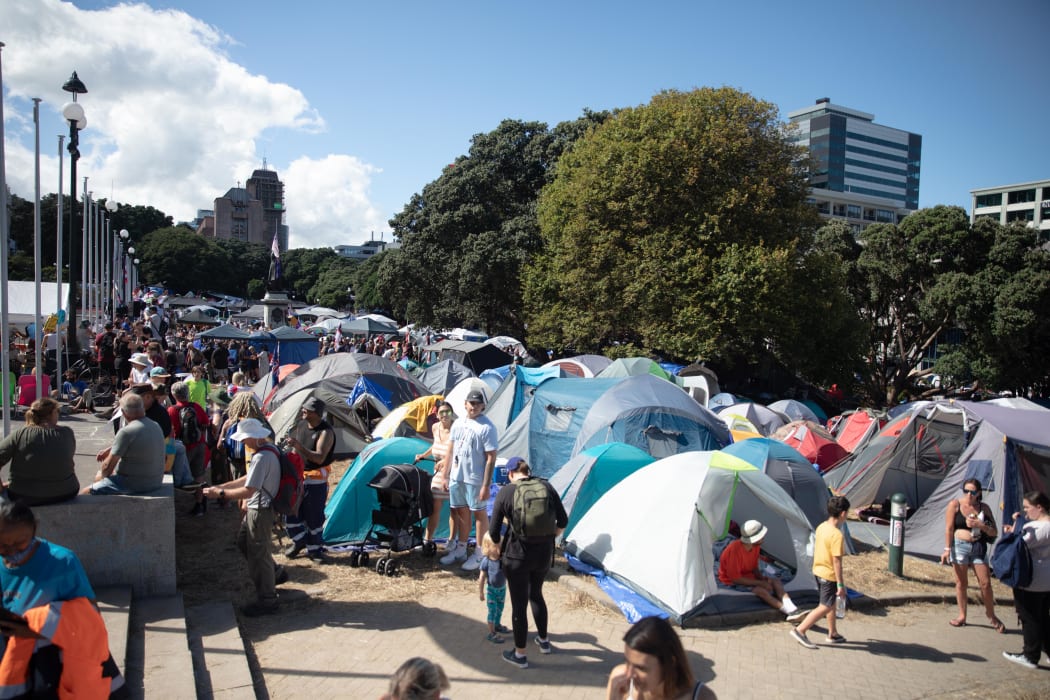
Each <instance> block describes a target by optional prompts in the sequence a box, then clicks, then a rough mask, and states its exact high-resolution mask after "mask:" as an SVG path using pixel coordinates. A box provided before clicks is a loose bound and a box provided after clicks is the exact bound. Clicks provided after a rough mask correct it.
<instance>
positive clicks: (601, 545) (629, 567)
mask: <svg viewBox="0 0 1050 700" xmlns="http://www.w3.org/2000/svg"><path fill="white" fill-rule="evenodd" d="M750 519H757V520H760V521H761V522H762V523H763V524H764V525H766V526H767V527H768V528H769V534H768V535H767V536H766V539H765V541H764V542H763V544H762V551H763V552H765V553H766V554H769V555H771V556H772V557H774V558H775V559H776V560H777V561H778V562H780V563H781V564H782V565H784V566H785V567H787V568H788V569H790V570H792V571H794V572H795V575H794V578H792V580H790V581H788V582H786V583H785V589H786V590H787V591H788V592H789V593H792V594H793V595H794V594H796V593H804V592H813V591H815V590H816V583H815V581H814V579H813V573H812V564H813V528H812V526H811V525H810V524H809V521H808V520H807V519H806V516H805V514H804V513H803V512H802V510H801V509H800V508H799V507H798V504H796V503H795V502H794V501H793V500H791V497H790V496H788V495H787V493H785V491H784V490H783V489H782V488H780V486H778V485H777V483H776V482H775V481H773V480H772V479H771V478H769V477H768V476H766V475H765V474H763V473H762V472H761V471H759V470H758V469H756V468H755V467H753V466H752V465H750V464H748V463H747V462H745V461H743V460H741V459H738V458H736V457H733V456H731V455H727V454H725V453H723V452H684V453H682V454H677V455H673V456H671V457H666V458H664V459H661V460H658V461H656V462H653V463H652V464H650V465H649V466H647V467H642V468H641V469H639V470H638V471H636V472H634V473H633V474H631V475H630V476H628V477H626V478H625V479H624V480H623V481H621V482H620V483H618V484H617V485H616V486H614V487H612V488H611V489H610V490H609V491H608V492H607V493H606V494H605V495H604V496H602V497H601V498H600V499H599V500H598V502H597V503H595V504H594V505H593V506H592V507H591V509H590V510H589V511H587V513H586V514H585V515H584V516H583V517H582V518H581V519H580V521H579V523H577V525H576V527H575V528H573V530H572V532H571V533H570V534H569V537H568V538H567V539H566V542H565V549H566V551H568V552H569V553H570V554H574V555H576V556H578V557H579V558H580V559H582V560H583V561H584V562H586V563H588V564H592V565H596V566H600V567H602V568H604V569H605V571H606V572H607V573H608V574H610V575H612V576H614V577H616V578H617V579H619V580H621V581H623V582H624V583H625V584H627V585H628V586H630V587H631V588H633V589H634V590H635V591H636V592H638V593H639V594H641V595H643V596H645V597H646V598H648V599H649V600H651V601H652V602H653V603H655V604H657V605H659V606H661V607H663V608H664V609H666V610H667V611H668V612H670V613H671V614H672V615H673V616H674V617H675V619H676V620H677V621H679V622H681V621H682V620H683V619H686V618H689V617H692V616H694V615H709V614H720V613H725V612H731V611H735V610H746V609H751V608H754V609H761V608H762V607H764V606H765V604H764V603H762V602H761V601H760V600H758V598H757V597H755V596H754V595H752V594H751V593H743V592H740V591H735V590H732V589H727V588H719V587H718V585H717V583H716V576H717V573H716V568H715V556H714V552H713V546H714V544H715V542H717V541H718V540H720V539H722V538H724V537H725V536H726V535H727V534H728V532H729V523H730V520H734V521H736V522H737V523H738V524H743V523H744V522H745V521H747V520H750Z"/></svg>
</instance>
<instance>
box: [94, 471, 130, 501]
mask: <svg viewBox="0 0 1050 700" xmlns="http://www.w3.org/2000/svg"><path fill="white" fill-rule="evenodd" d="M130 493H131V490H130V489H129V488H128V487H127V486H126V485H125V482H124V477H122V476H121V475H120V474H110V475H109V476H104V477H102V479H101V480H100V481H96V482H95V483H93V484H92V485H91V495H92V496H126V495H128V494H130Z"/></svg>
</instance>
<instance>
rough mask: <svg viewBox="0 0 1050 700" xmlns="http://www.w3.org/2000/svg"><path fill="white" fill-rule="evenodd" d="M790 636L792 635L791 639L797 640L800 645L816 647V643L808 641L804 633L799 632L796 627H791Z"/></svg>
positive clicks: (808, 647) (809, 647) (810, 647)
mask: <svg viewBox="0 0 1050 700" xmlns="http://www.w3.org/2000/svg"><path fill="white" fill-rule="evenodd" d="M791 637H792V639H794V640H795V641H796V642H798V643H799V644H801V645H802V646H804V647H806V648H807V649H816V648H817V645H816V644H814V643H813V642H811V641H809V640H808V639H806V635H804V634H803V633H802V632H799V631H798V628H797V627H793V628H792V629H791Z"/></svg>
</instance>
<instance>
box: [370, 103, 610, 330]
mask: <svg viewBox="0 0 1050 700" xmlns="http://www.w3.org/2000/svg"><path fill="white" fill-rule="evenodd" d="M606 118H608V114H607V113H605V112H600V113H596V112H589V111H587V112H585V113H584V115H583V116H582V117H581V118H580V119H578V120H576V121H574V122H567V123H564V124H559V125H558V126H556V127H555V128H554V129H553V130H551V129H548V128H547V125H546V124H543V123H541V122H523V121H517V120H505V121H503V122H502V123H501V124H500V125H499V126H498V127H497V128H496V129H495V130H494V131H491V132H489V133H487V134H478V135H476V136H475V137H474V138H473V139H472V141H471V147H470V151H469V153H468V154H467V155H465V156H461V157H459V158H457V159H456V160H455V162H454V163H452V164H451V165H449V166H448V167H447V168H445V170H444V172H443V173H442V174H441V176H440V177H439V178H438V179H437V180H435V181H433V182H431V183H430V184H428V185H427V186H426V187H424V189H423V193H422V194H416V195H414V196H413V197H412V199H411V200H410V201H409V203H408V204H407V205H406V206H405V208H404V210H403V211H402V212H401V213H400V214H398V215H397V216H395V217H394V218H393V219H391V221H390V225H391V227H392V228H393V232H394V235H395V236H397V237H398V238H399V239H400V241H401V244H402V245H401V249H400V250H399V251H391V253H392V254H391V255H387V256H385V257H384V258H383V260H382V262H381V264H380V269H379V271H378V274H377V275H376V287H375V290H376V292H377V295H376V296H377V298H379V299H382V300H385V301H387V302H388V304H389V306H390V308H391V310H392V311H393V312H394V313H400V314H401V315H403V316H404V317H406V318H409V319H411V320H412V321H416V322H419V323H425V324H435V325H440V326H468V327H480V328H483V329H485V330H486V331H487V332H488V333H490V334H504V333H505V334H509V335H514V336H516V337H522V336H523V335H524V330H525V319H524V314H523V303H522V294H521V270H522V267H523V265H524V264H525V263H526V262H528V260H529V259H530V258H531V257H532V256H533V255H535V254H536V252H537V251H538V250H539V248H540V245H541V239H540V237H539V227H538V224H537V220H536V210H535V203H536V198H537V196H538V195H539V192H540V190H541V189H542V188H543V186H544V185H546V184H547V183H548V182H549V181H550V179H551V176H552V172H553V171H552V169H553V166H554V164H555V163H556V162H557V160H558V159H559V158H560V157H561V156H562V154H563V153H565V152H566V150H567V149H569V148H570V147H571V145H572V144H573V143H574V142H575V140H576V139H577V138H578V137H579V136H580V135H582V134H584V133H586V132H587V131H588V130H589V129H590V128H592V127H593V126H594V125H596V124H600V123H601V122H603V121H604V120H605V119H606Z"/></svg>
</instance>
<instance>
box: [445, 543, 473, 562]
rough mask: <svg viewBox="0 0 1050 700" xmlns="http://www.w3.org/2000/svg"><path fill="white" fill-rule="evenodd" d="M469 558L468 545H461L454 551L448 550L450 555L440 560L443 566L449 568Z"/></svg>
mask: <svg viewBox="0 0 1050 700" xmlns="http://www.w3.org/2000/svg"><path fill="white" fill-rule="evenodd" d="M466 558H467V545H466V544H465V543H460V544H458V545H456V546H455V548H454V549H450V550H448V554H446V555H445V556H443V557H441V558H440V559H438V561H439V562H441V563H442V564H443V565H445V566H448V565H449V564H454V563H455V562H457V561H461V560H463V559H466Z"/></svg>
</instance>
